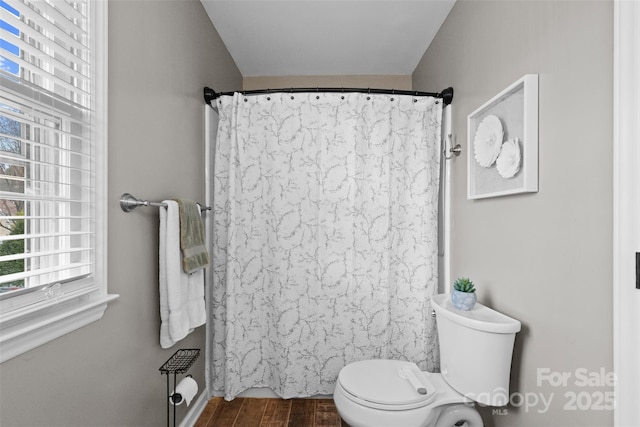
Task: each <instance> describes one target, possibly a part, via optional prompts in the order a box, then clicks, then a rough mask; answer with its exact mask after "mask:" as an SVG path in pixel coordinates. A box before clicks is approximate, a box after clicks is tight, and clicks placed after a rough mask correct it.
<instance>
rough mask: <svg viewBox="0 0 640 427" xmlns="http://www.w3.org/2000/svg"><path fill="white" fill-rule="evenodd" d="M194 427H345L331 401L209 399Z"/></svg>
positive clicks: (346, 426)
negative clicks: (228, 400)
mask: <svg viewBox="0 0 640 427" xmlns="http://www.w3.org/2000/svg"><path fill="white" fill-rule="evenodd" d="M195 427H349V426H348V425H347V424H346V423H345V422H344V421H342V420H341V419H340V416H339V415H338V411H337V410H336V406H335V405H334V403H333V400H331V399H287V400H285V399H262V398H241V397H238V398H235V399H233V400H232V401H230V402H227V401H226V400H224V399H223V398H221V397H214V398H212V399H211V400H209V403H207V407H206V408H205V409H204V411H202V414H201V415H200V418H199V419H198V422H196V424H195Z"/></svg>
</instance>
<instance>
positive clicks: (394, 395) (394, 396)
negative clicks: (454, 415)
mask: <svg viewBox="0 0 640 427" xmlns="http://www.w3.org/2000/svg"><path fill="white" fill-rule="evenodd" d="M407 370H410V371H411V372H412V373H413V379H409V378H407V375H406V372H407ZM338 381H339V382H340V385H341V386H342V387H343V388H344V389H345V390H346V391H347V392H349V393H350V394H352V395H354V396H355V397H357V398H359V399H361V400H363V401H366V402H371V403H375V404H381V405H389V406H394V405H402V406H406V405H412V406H414V405H415V406H417V407H419V406H423V405H426V404H428V403H429V402H431V401H432V400H433V398H434V397H435V389H434V388H433V386H432V385H431V383H430V382H429V380H428V379H427V377H426V375H425V373H423V372H421V371H420V368H418V366H417V365H416V364H415V363H411V362H403V361H399V360H363V361H360V362H355V363H351V364H349V365H347V366H345V367H344V368H342V370H341V371H340V373H339V374H338ZM420 386H422V387H424V389H425V390H424V391H426V393H425V394H421V393H419V392H418V390H417V388H420Z"/></svg>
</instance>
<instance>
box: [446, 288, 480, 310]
mask: <svg viewBox="0 0 640 427" xmlns="http://www.w3.org/2000/svg"><path fill="white" fill-rule="evenodd" d="M476 301H477V297H476V293H475V292H460V291H456V290H455V289H454V290H453V292H452V293H451V302H452V303H453V305H454V307H455V308H457V309H458V310H463V311H469V310H471V309H472V308H473V306H474V305H475V304H476Z"/></svg>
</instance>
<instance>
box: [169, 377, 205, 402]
mask: <svg viewBox="0 0 640 427" xmlns="http://www.w3.org/2000/svg"><path fill="white" fill-rule="evenodd" d="M197 393H198V383H197V382H196V380H194V379H193V378H191V377H184V378H183V379H182V381H180V382H179V383H178V385H177V386H176V389H175V390H174V392H173V394H171V395H170V396H169V402H171V404H172V405H176V406H177V405H181V404H182V402H187V406H189V405H190V404H191V401H192V400H193V398H194V397H195V396H196V394H197Z"/></svg>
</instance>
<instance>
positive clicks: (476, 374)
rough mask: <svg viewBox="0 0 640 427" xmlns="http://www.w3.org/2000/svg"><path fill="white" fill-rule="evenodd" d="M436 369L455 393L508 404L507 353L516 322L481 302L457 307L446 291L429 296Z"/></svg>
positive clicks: (509, 362)
mask: <svg viewBox="0 0 640 427" xmlns="http://www.w3.org/2000/svg"><path fill="white" fill-rule="evenodd" d="M432 302H433V308H434V310H435V312H436V321H437V324H438V339H439V341H440V372H441V373H442V377H443V378H444V379H445V381H447V383H448V384H449V385H450V386H451V387H453V388H454V389H455V390H456V391H457V392H458V393H460V394H462V395H464V396H466V397H469V398H470V399H472V400H474V401H476V402H478V403H482V404H485V405H489V406H504V405H506V404H507V403H509V377H510V373H511V356H512V354H513V342H514V340H515V336H516V332H518V331H519V330H520V322H519V321H517V320H515V319H512V318H511V317H509V316H505V315H504V314H502V313H499V312H497V311H495V310H492V309H490V308H489V307H485V306H484V305H482V304H479V303H476V305H475V306H474V307H473V308H472V309H471V310H469V311H462V310H458V309H457V308H455V307H454V306H453V304H452V303H451V296H450V295H449V294H441V295H435V296H434V297H433V298H432Z"/></svg>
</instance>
